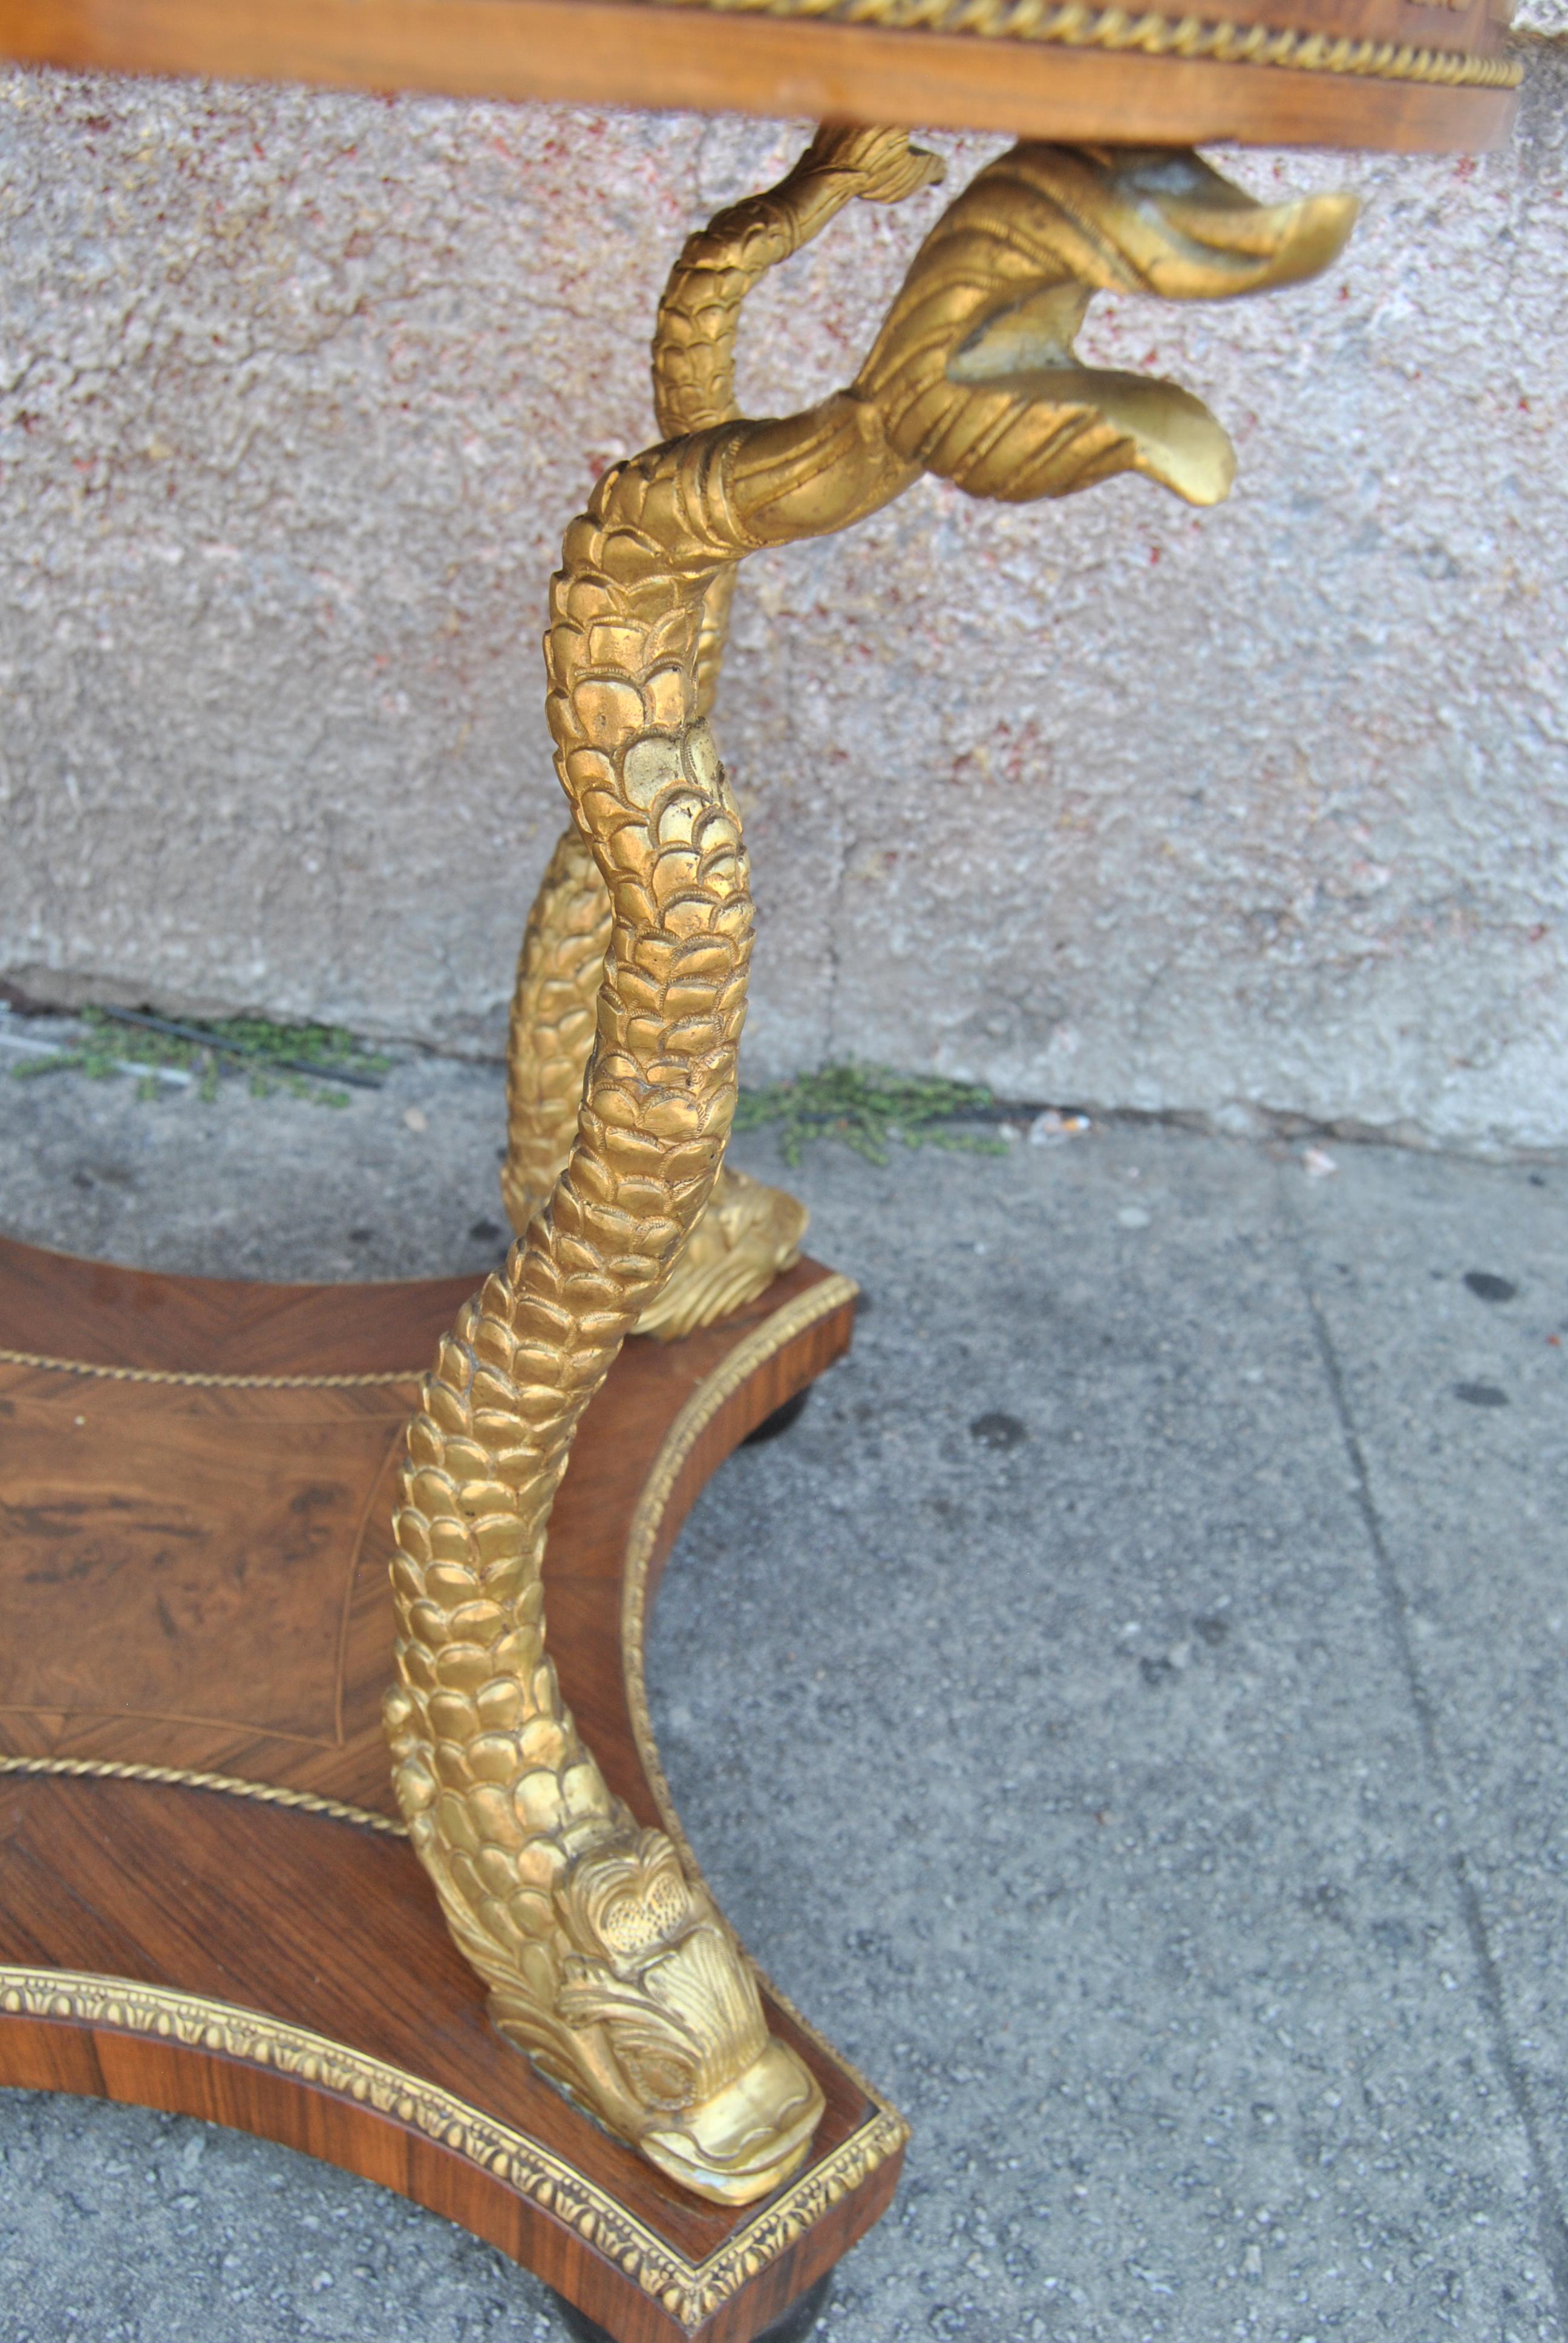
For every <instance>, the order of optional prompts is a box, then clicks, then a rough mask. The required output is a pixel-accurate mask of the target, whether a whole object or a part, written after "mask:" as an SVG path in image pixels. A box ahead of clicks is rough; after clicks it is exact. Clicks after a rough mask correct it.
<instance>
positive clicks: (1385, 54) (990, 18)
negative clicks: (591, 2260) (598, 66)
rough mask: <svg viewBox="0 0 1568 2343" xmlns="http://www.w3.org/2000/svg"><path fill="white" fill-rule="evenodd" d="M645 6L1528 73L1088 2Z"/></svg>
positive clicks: (1266, 61) (1066, 42)
mask: <svg viewBox="0 0 1568 2343" xmlns="http://www.w3.org/2000/svg"><path fill="white" fill-rule="evenodd" d="M639 5H643V6H646V7H653V8H685V9H687V10H689V11H690V10H697V11H700V12H702V13H704V14H709V15H726V16H739V15H744V16H770V17H782V18H785V19H788V20H790V21H806V22H809V23H812V24H830V25H848V26H850V27H854V28H860V27H869V28H871V29H873V30H878V31H884V32H907V33H910V34H913V35H920V34H922V33H935V34H941V35H946V36H948V37H953V36H955V35H956V36H960V37H962V38H965V39H970V40H1002V41H1015V42H1018V43H1020V44H1022V45H1027V46H1031V47H1050V48H1061V49H1100V50H1103V51H1106V52H1108V53H1110V54H1111V55H1119V54H1123V53H1126V52H1129V51H1135V52H1137V53H1138V54H1140V55H1144V56H1151V57H1164V56H1173V57H1179V58H1184V59H1196V60H1200V61H1202V62H1206V63H1208V64H1211V65H1263V66H1271V67H1273V68H1274V69H1275V70H1278V71H1284V72H1287V73H1315V74H1348V75H1352V76H1353V77H1355V78H1357V79H1361V80H1367V81H1394V82H1416V83H1421V84H1424V85H1436V86H1438V87H1442V88H1449V89H1517V88H1518V86H1519V85H1520V83H1521V81H1522V80H1523V66H1522V65H1519V64H1518V62H1517V61H1516V60H1515V59H1513V58H1510V57H1496V56H1486V55H1482V54H1481V53H1480V52H1479V51H1476V50H1473V49H1449V48H1443V47H1441V46H1438V45H1422V44H1417V43H1415V42H1412V41H1379V40H1372V39H1370V38H1362V39H1356V38H1354V37H1353V36H1352V35H1349V34H1338V35H1335V34H1330V33H1325V32H1322V31H1308V30H1307V29H1305V28H1304V27H1302V26H1299V25H1256V24H1242V23H1239V22H1238V21H1236V20H1235V19H1234V18H1231V17H1225V16H1197V15H1181V16H1171V15H1166V14H1165V13H1164V11H1163V10H1162V9H1159V8H1137V9H1133V8H1121V7H1117V6H1115V5H1110V6H1102V7H1091V6H1087V5H1083V0H639ZM1438 5H1445V0H1438Z"/></svg>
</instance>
